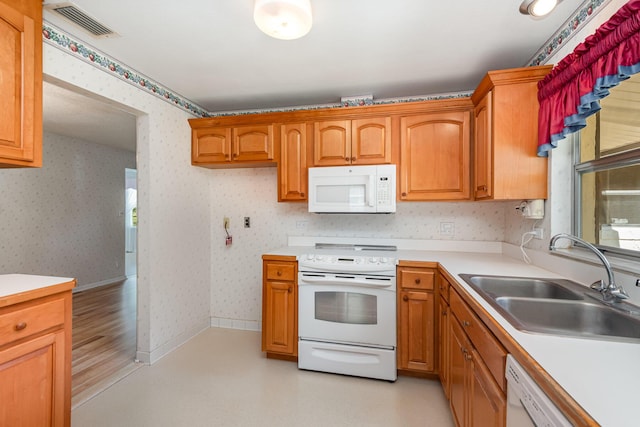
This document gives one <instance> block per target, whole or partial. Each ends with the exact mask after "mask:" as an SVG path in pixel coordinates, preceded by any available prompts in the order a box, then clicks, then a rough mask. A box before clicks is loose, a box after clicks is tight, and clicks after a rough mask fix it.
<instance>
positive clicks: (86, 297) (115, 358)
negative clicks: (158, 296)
mask: <svg viewBox="0 0 640 427" xmlns="http://www.w3.org/2000/svg"><path fill="white" fill-rule="evenodd" d="M72 332H73V344H72V348H73V351H72V359H73V361H72V368H71V375H72V381H71V387H72V396H73V406H74V407H75V406H77V405H78V404H80V403H82V402H84V401H86V400H87V399H88V398H90V397H92V396H93V395H95V394H96V393H97V392H99V391H102V389H104V388H106V387H107V386H108V385H110V384H112V383H113V382H114V381H116V380H118V379H120V378H121V377H122V376H123V374H124V373H126V372H130V371H132V370H134V369H136V368H137V364H135V363H134V359H135V355H136V280H135V278H132V279H127V280H124V281H122V282H116V283H113V284H110V285H106V286H101V287H98V288H93V289H88V290H86V291H82V292H77V293H74V294H73V328H72Z"/></svg>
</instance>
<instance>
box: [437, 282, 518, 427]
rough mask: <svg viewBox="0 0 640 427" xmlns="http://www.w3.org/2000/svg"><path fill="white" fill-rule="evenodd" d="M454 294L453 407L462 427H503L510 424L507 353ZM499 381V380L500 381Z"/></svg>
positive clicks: (451, 345) (451, 334)
mask: <svg viewBox="0 0 640 427" xmlns="http://www.w3.org/2000/svg"><path fill="white" fill-rule="evenodd" d="M466 310H469V308H468V307H466V306H464V301H462V299H461V298H460V297H459V296H458V295H457V293H456V292H455V291H453V290H452V291H451V314H452V315H451V316H450V319H449V355H448V357H449V362H448V363H449V366H448V368H449V371H448V373H449V405H450V407H451V412H452V414H453V418H454V421H455V423H456V426H458V427H472V426H478V427H480V426H481V427H503V426H505V423H506V395H505V389H506V387H505V385H504V380H503V379H504V358H506V351H505V350H504V348H502V346H501V345H500V343H499V342H498V341H497V339H496V338H495V337H493V336H492V335H491V332H489V331H488V330H487V329H486V327H485V326H484V324H483V323H481V321H480V320H479V319H477V318H475V317H474V315H473V314H472V313H471V312H470V311H466ZM497 377H498V378H497Z"/></svg>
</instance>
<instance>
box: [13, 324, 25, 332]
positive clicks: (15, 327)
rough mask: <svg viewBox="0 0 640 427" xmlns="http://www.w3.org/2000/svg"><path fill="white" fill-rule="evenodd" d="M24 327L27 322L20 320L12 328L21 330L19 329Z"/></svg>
mask: <svg viewBox="0 0 640 427" xmlns="http://www.w3.org/2000/svg"><path fill="white" fill-rule="evenodd" d="M26 327H27V322H20V323H18V324H17V325H16V326H14V329H15V330H16V331H21V330H23V329H25V328H26Z"/></svg>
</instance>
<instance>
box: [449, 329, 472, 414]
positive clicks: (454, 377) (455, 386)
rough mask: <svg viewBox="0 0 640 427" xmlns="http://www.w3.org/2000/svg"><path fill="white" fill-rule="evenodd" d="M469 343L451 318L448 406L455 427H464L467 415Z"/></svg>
mask: <svg viewBox="0 0 640 427" xmlns="http://www.w3.org/2000/svg"><path fill="white" fill-rule="evenodd" d="M468 348H469V343H468V341H467V338H466V336H465V334H464V331H463V330H462V327H461V326H460V325H459V324H458V321H457V320H456V319H454V318H453V317H452V318H451V319H450V320H449V362H450V363H449V367H450V370H449V406H450V407H451V413H452V415H453V420H454V421H455V423H456V426H457V427H462V426H465V425H466V424H465V416H466V413H467V398H466V393H467V382H468V379H467V378H468V373H467V370H468V368H467V357H468V356H467V355H468V354H469V353H468V351H469V350H468Z"/></svg>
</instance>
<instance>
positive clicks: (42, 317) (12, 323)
mask: <svg viewBox="0 0 640 427" xmlns="http://www.w3.org/2000/svg"><path fill="white" fill-rule="evenodd" d="M64 306H65V304H64V299H63V298H60V299H56V300H53V301H47V302H45V303H41V304H33V305H30V306H28V307H24V308H21V309H18V310H14V311H8V312H6V313H3V314H0V346H3V345H4V344H7V343H9V342H11V341H15V340H17V339H20V338H24V337H28V336H30V335H34V334H37V333H38V332H41V331H44V330H46V329H49V328H52V327H55V326H58V325H62V324H63V323H64Z"/></svg>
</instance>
